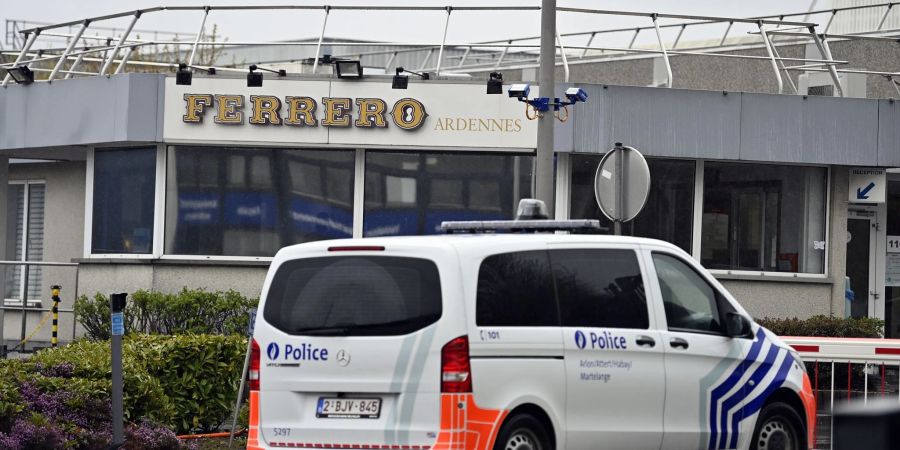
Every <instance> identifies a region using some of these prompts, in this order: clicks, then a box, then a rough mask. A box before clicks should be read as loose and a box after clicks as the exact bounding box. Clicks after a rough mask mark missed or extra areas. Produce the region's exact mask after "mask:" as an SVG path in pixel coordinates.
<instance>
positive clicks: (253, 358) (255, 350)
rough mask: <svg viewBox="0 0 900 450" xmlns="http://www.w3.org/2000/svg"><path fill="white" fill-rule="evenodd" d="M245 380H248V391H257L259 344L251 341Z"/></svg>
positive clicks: (254, 340)
mask: <svg viewBox="0 0 900 450" xmlns="http://www.w3.org/2000/svg"><path fill="white" fill-rule="evenodd" d="M247 378H248V379H249V380H250V390H251V391H258V390H259V344H257V343H256V339H253V342H252V344H251V345H250V370H249V371H248V372H247Z"/></svg>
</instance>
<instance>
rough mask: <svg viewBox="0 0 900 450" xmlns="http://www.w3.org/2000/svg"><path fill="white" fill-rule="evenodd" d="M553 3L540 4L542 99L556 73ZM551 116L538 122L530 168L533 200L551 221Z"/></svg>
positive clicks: (551, 88) (549, 94)
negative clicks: (545, 211)
mask: <svg viewBox="0 0 900 450" xmlns="http://www.w3.org/2000/svg"><path fill="white" fill-rule="evenodd" d="M555 38H556V0H541V66H540V69H539V73H538V84H539V85H540V88H541V93H540V95H541V96H542V97H549V98H551V99H552V98H553V92H554V89H555V86H554V82H555V81H554V72H555V70H556V44H555V43H554V39H555ZM553 120H554V117H553V114H543V115H542V116H541V117H539V118H538V137H537V155H536V157H535V168H534V179H535V183H534V187H535V188H534V196H535V197H536V198H538V199H540V200H543V201H544V203H545V204H546V205H547V214H549V216H550V217H551V218H553V217H554V211H555V210H556V209H555V205H554V189H553V178H554V177H553V125H554V124H553Z"/></svg>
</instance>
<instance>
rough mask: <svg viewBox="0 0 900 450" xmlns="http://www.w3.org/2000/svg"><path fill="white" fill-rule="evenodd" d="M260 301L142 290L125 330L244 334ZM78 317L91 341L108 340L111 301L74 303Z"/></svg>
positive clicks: (229, 294) (132, 299)
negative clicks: (252, 311)
mask: <svg viewBox="0 0 900 450" xmlns="http://www.w3.org/2000/svg"><path fill="white" fill-rule="evenodd" d="M257 303H258V301H257V300H256V299H248V298H247V297H244V296H243V295H241V294H240V293H238V292H236V291H225V292H207V291H205V290H203V289H187V288H184V289H182V290H181V291H180V292H178V293H177V294H164V293H161V292H151V291H145V290H140V291H136V292H134V293H133V294H131V295H130V296H129V301H128V305H127V306H126V307H125V327H126V329H127V330H128V331H130V332H137V333H146V334H186V333H189V334H225V335H227V334H241V335H243V334H245V333H246V330H247V325H248V320H249V315H250V311H251V310H253V309H254V308H256V305H257ZM74 309H75V318H76V320H78V323H80V324H81V326H83V327H84V329H85V334H86V335H87V337H88V338H89V339H94V340H105V339H109V330H110V319H109V313H110V311H109V298H107V297H106V296H105V295H103V294H100V293H98V294H96V295H94V297H93V298H88V297H87V296H84V295H83V296H81V297H79V298H78V299H76V300H75V305H74Z"/></svg>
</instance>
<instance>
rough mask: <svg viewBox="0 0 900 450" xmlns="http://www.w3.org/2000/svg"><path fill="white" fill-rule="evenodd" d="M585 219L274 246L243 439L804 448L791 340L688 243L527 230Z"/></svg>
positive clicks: (801, 398)
mask: <svg viewBox="0 0 900 450" xmlns="http://www.w3.org/2000/svg"><path fill="white" fill-rule="evenodd" d="M596 225H597V224H596V221H561V222H560V221H530V222H516V221H508V222H504V223H489V224H485V223H475V224H471V223H457V224H453V223H445V224H444V227H445V228H446V229H447V230H448V231H456V232H457V233H454V234H445V235H439V236H414V237H392V238H366V239H348V240H335V241H321V242H313V243H306V244H300V245H295V246H291V247H287V248H284V249H282V250H281V251H279V252H278V254H277V255H276V256H275V258H274V260H273V262H272V265H271V268H270V270H269V273H268V276H267V278H266V281H265V284H264V286H263V293H262V297H261V300H260V309H259V314H258V315H257V319H256V324H255V331H254V337H253V341H252V351H251V361H250V380H251V381H250V385H251V392H250V405H251V407H250V430H249V436H248V444H247V448H248V449H268V448H284V447H289V448H326V449H351V448H352V449H422V450H424V449H433V450H454V449H479V450H481V449H495V450H499V449H502V450H552V449H615V450H625V449H641V450H646V449H692V450H696V449H755V450H798V449H806V448H812V445H813V441H814V425H815V417H816V415H815V402H814V397H813V393H812V388H811V386H810V382H809V378H808V376H807V374H806V369H805V366H804V364H803V362H802V361H801V360H800V357H799V356H798V355H797V353H796V352H794V351H793V350H792V349H791V348H790V347H789V346H787V345H786V344H784V343H783V342H782V341H781V340H779V339H778V337H776V336H775V335H773V334H772V333H771V332H769V331H768V330H766V329H765V328H763V327H761V326H760V325H758V324H756V323H754V322H753V320H752V319H751V317H750V315H749V314H747V312H746V311H745V310H744V309H743V308H741V306H740V305H739V304H738V303H737V302H736V301H735V300H734V298H733V297H732V296H731V295H730V294H729V293H728V292H727V291H726V290H725V289H724V288H723V287H722V285H721V284H719V283H718V282H717V281H716V279H715V278H713V277H712V276H711V275H710V274H709V273H708V272H707V271H706V270H705V269H704V268H703V267H701V266H700V265H699V264H698V263H697V262H696V261H695V260H694V259H693V258H691V257H690V256H689V255H688V254H686V253H685V252H683V251H682V250H681V249H679V248H677V247H675V246H673V245H671V244H668V243H666V242H662V241H658V240H651V239H640V238H632V237H621V236H608V235H599V234H563V233H560V232H555V233H522V232H521V231H527V230H531V231H534V230H539V231H559V230H563V229H570V230H571V229H580V228H584V227H592V226H596ZM504 228H506V230H507V231H510V230H511V231H514V232H512V233H502V232H496V233H485V232H483V231H491V230H501V231H502V230H503V229H504ZM515 231H517V232H515Z"/></svg>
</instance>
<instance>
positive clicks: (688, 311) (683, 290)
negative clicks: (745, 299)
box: [653, 253, 724, 334]
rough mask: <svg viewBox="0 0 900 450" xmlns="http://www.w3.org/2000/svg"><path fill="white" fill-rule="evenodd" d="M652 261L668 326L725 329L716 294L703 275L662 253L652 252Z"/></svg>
mask: <svg viewBox="0 0 900 450" xmlns="http://www.w3.org/2000/svg"><path fill="white" fill-rule="evenodd" d="M653 264H654V265H655V266H656V276H657V277H658V278H659V288H660V290H661V291H662V298H663V303H664V305H665V309H666V321H667V322H668V324H669V329H670V330H674V331H689V332H702V333H714V334H721V333H723V332H724V328H723V327H722V324H721V319H720V317H721V316H720V314H719V307H718V303H719V302H718V294H717V292H716V290H715V289H713V287H712V286H710V285H709V283H707V282H706V281H705V280H704V279H703V277H701V276H700V275H699V274H698V273H697V272H696V271H694V269H692V268H691V267H690V266H688V265H687V264H685V263H684V262H682V261H680V260H679V259H678V258H675V257H674V256H670V255H666V254H663V253H654V254H653ZM723 303H724V302H723Z"/></svg>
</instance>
